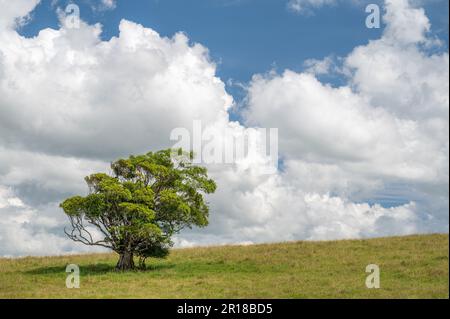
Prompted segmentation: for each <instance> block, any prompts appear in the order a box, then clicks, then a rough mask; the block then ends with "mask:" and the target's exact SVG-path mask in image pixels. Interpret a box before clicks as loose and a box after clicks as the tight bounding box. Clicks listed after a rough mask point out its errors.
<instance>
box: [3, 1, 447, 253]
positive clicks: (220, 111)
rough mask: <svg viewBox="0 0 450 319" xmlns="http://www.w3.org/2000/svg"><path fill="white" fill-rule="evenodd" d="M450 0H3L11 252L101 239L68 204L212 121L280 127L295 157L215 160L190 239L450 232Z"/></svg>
mask: <svg viewBox="0 0 450 319" xmlns="http://www.w3.org/2000/svg"><path fill="white" fill-rule="evenodd" d="M369 3H375V4H377V5H378V6H379V7H380V10H381V15H382V22H381V26H380V28H372V29H369V28H367V27H366V25H365V20H366V17H367V15H368V14H369V13H366V11H365V9H366V6H367V5H368V4H369ZM69 4H76V5H77V6H78V8H79V9H80V17H81V24H80V27H79V28H75V29H74V28H71V27H70V26H69V25H67V20H66V18H67V17H66V16H65V8H66V7H67V6H68V5H69ZM448 5H449V4H448V1H446V0H410V1H407V0H396V1H395V0H386V1H375V0H373V1H364V0H352V1H343V0H209V1H208V0H191V1H186V0H165V1H162V0H147V1H146V0H132V1H121V0H116V1H114V0H98V1H95V0H78V1H65V0H41V1H39V0H17V1H7V0H0V8H1V10H0V214H1V215H2V216H1V218H0V256H24V255H53V254H65V253H77V252H83V251H88V250H90V249H92V248H87V247H80V246H79V245H78V244H75V243H72V242H70V241H69V240H68V239H66V238H65V237H64V234H63V228H64V226H65V225H67V219H66V218H65V216H64V214H63V212H62V211H61V209H60V208H59V207H58V204H59V202H61V201H62V200H63V199H64V198H66V197H68V196H73V195H75V194H84V193H86V192H87V189H86V185H85V184H84V181H83V177H84V176H86V175H88V174H90V173H93V172H97V171H106V172H107V171H108V163H109V162H111V161H112V160H114V159H117V158H119V157H125V156H128V155H130V154H138V153H145V152H147V151H149V150H156V149H161V148H166V147H170V146H172V145H173V141H170V133H171V131H172V130H173V129H174V128H178V127H182V128H187V129H188V130H189V131H190V130H191V129H192V126H193V121H194V120H201V122H202V125H204V127H205V128H210V129H211V130H213V131H214V132H215V133H217V134H218V135H219V136H221V135H223V134H224V132H225V131H226V130H231V131H233V132H234V134H236V135H239V136H243V135H245V134H248V132H250V131H252V129H254V128H258V127H260V128H277V129H278V134H279V135H278V151H279V157H280V162H279V163H280V167H279V169H278V171H276V172H275V173H273V174H261V173H260V172H259V171H258V167H257V166H258V165H255V164H254V163H253V162H252V163H247V162H245V161H244V162H238V163H235V164H234V165H221V164H210V163H207V164H206V166H207V167H208V170H209V172H210V174H211V176H212V177H213V178H214V179H215V180H217V183H218V190H217V192H216V193H215V194H214V195H211V196H209V197H208V198H207V199H208V201H209V203H210V207H211V216H210V225H209V226H208V227H207V228H205V229H200V230H199V229H193V230H189V231H187V232H183V233H182V234H180V235H179V236H177V238H176V245H177V246H181V247H184V246H195V245H211V244H229V243H232V244H242V243H245V244H248V243H259V242H276V241H285V240H327V239H343V238H366V237H377V236H391V235H405V234H412V233H430V232H446V233H448V157H449V142H448V132H449V131H448V127H449V126H448V115H449V114H448V109H449V99H448V91H449V84H448V75H449V74H448V73H449V71H448V62H449V61H448ZM258 160H261V161H264V159H258ZM256 162H258V161H256Z"/></svg>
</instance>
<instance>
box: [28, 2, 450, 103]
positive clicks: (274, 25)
mask: <svg viewBox="0 0 450 319" xmlns="http://www.w3.org/2000/svg"><path fill="white" fill-rule="evenodd" d="M52 2H53V1H52V0H43V1H42V2H41V3H40V4H39V5H38V6H37V8H36V9H35V10H34V12H33V19H32V20H31V22H30V23H29V24H27V25H26V26H24V27H23V28H22V29H21V30H20V33H21V34H23V35H25V36H27V37H30V36H34V35H36V34H37V32H39V30H41V29H43V28H46V27H51V28H57V27H58V19H57V16H56V13H55V9H56V6H59V7H62V8H64V7H65V6H66V5H67V4H69V3H75V4H77V5H79V7H80V13H81V18H82V19H83V20H85V21H88V22H89V23H97V22H99V23H101V24H102V25H103V34H102V37H103V39H109V38H111V37H112V36H115V35H117V33H118V25H119V22H120V20H121V19H127V20H130V21H133V22H137V23H140V24H142V25H144V26H145V27H150V28H152V29H154V30H156V31H157V32H159V33H160V34H161V35H163V36H169V37H170V36H172V35H173V34H174V33H176V32H179V31H182V32H185V33H186V34H187V35H188V36H189V38H190V40H191V41H193V42H199V43H201V44H203V45H204V46H206V47H207V48H208V49H209V50H210V55H211V57H212V59H213V60H214V61H215V62H216V63H217V64H218V69H217V74H218V76H219V77H220V78H221V79H222V80H223V81H224V82H225V83H227V91H228V92H229V93H230V94H232V95H233V96H234V98H235V99H236V100H237V101H239V100H240V99H241V98H242V96H243V95H244V94H243V92H242V91H241V89H240V87H239V86H236V85H230V81H229V80H232V81H233V82H234V83H247V82H248V81H249V80H250V79H251V77H252V75H254V74H258V73H264V72H268V71H270V70H272V69H275V70H277V71H282V70H284V69H291V70H294V71H300V70H302V68H303V62H304V61H305V60H307V59H310V58H315V59H321V58H324V57H326V56H329V55H333V56H344V55H346V54H348V53H349V52H350V51H351V50H352V49H353V48H354V47H356V46H358V45H363V44H366V43H367V42H368V41H369V40H371V39H377V38H379V37H380V35H381V32H382V28H381V29H368V28H366V27H365V25H364V21H365V19H366V16H367V14H366V13H365V5H364V4H351V3H350V1H345V3H340V4H339V5H333V6H325V7H322V8H320V9H317V10H315V11H314V12H313V13H312V14H306V15H304V14H299V13H295V12H292V11H291V10H289V9H288V8H287V0H286V1H281V0H191V1H186V0H164V1H161V0H126V1H125V0H118V1H117V3H116V8H115V9H114V10H93V7H95V6H96V5H98V3H99V1H98V0H76V1H67V0H59V1H58V2H57V3H56V5H55V4H53V5H52ZM362 2H364V3H374V2H377V1H374V0H371V1H368V0H365V1H362ZM448 6H449V2H448V1H445V0H431V1H427V2H426V3H425V4H424V8H425V10H426V14H427V15H428V17H429V18H430V21H431V23H432V32H433V33H435V34H436V35H437V36H438V37H439V38H440V39H441V40H444V41H445V43H446V45H445V47H444V48H442V49H444V51H445V50H447V47H448V44H447V43H448V41H447V39H448V15H447V13H448V9H449V8H448ZM382 27H383V26H382ZM325 80H328V81H330V82H332V83H338V79H335V78H334V79H325Z"/></svg>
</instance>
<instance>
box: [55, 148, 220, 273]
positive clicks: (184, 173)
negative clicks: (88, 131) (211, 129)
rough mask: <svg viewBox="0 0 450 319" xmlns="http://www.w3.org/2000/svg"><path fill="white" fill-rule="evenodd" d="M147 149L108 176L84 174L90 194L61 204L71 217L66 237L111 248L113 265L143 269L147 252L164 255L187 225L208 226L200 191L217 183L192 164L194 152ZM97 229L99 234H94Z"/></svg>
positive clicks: (212, 188) (119, 162)
mask: <svg viewBox="0 0 450 319" xmlns="http://www.w3.org/2000/svg"><path fill="white" fill-rule="evenodd" d="M173 152H174V151H173V150H170V149H168V150H162V151H159V152H149V153H147V154H145V155H140V156H130V157H129V158H128V159H120V160H117V161H116V162H113V163H112V164H111V169H112V172H113V174H112V176H110V175H107V174H103V173H98V174H93V175H90V176H88V177H86V178H85V180H86V183H87V184H88V186H89V195H87V196H86V197H82V196H75V197H71V198H68V199H66V200H65V201H64V202H63V203H61V205H60V206H61V208H62V209H63V210H64V212H65V213H66V214H67V216H68V217H69V220H70V223H71V226H72V227H71V230H69V231H67V230H66V229H64V231H65V233H66V234H67V236H68V237H69V238H70V239H72V240H74V241H76V242H81V243H83V244H85V245H95V246H102V247H106V248H110V249H112V250H113V251H115V252H117V253H118V254H119V256H120V258H119V261H118V262H117V266H116V269H117V270H128V269H133V268H134V267H135V265H134V260H133V257H134V256H136V257H139V266H140V267H142V268H145V259H146V258H148V257H160V258H162V257H165V256H166V255H167V254H168V252H169V248H170V247H171V246H172V245H173V243H172V241H171V237H172V235H174V234H176V233H178V232H179V231H180V230H182V229H183V228H185V227H188V228H192V226H199V227H204V226H206V225H208V214H209V213H208V212H209V209H208V206H207V203H206V202H205V200H204V198H203V195H204V194H208V193H213V192H214V191H215V190H216V184H215V182H214V181H213V180H211V179H209V178H208V175H207V170H206V168H203V167H199V166H194V165H192V164H191V159H192V153H186V152H183V151H181V150H179V151H177V152H176V155H177V156H175V157H174V156H171V154H172V155H173ZM93 229H97V230H98V232H97V233H100V234H101V236H100V238H95V237H99V236H98V235H97V236H93V235H92V230H93Z"/></svg>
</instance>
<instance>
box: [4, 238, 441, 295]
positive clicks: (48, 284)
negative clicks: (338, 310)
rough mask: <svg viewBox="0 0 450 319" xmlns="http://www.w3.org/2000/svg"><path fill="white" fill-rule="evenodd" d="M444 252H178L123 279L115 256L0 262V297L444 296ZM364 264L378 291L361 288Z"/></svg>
mask: <svg viewBox="0 0 450 319" xmlns="http://www.w3.org/2000/svg"><path fill="white" fill-rule="evenodd" d="M448 249H449V238H448V235H425V236H408V237H392V238H380V239H370V240H346V241H334V242H293V243H280V244H265V245H255V246H223V247H209V248H192V249H176V250H173V251H172V252H171V254H170V256H169V257H168V258H167V259H165V260H149V261H148V265H149V269H148V270H147V271H132V272H126V273H117V272H114V271H113V268H114V265H115V263H116V260H117V256H116V255H115V254H94V255H77V256H62V257H43V258H36V257H27V258H21V259H0V298H448V297H449V290H448V289H449V278H448V266H449V264H448V252H449V250H448ZM67 264H78V265H79V266H80V270H81V280H80V281H81V287H80V289H67V288H66V286H65V278H66V275H67V274H66V273H65V267H66V265H67ZM368 264H377V265H379V266H380V270H381V288H380V289H367V288H366V286H365V278H366V276H367V275H368V274H366V273H365V268H366V266H367V265H368Z"/></svg>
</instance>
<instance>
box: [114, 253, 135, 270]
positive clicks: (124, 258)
mask: <svg viewBox="0 0 450 319" xmlns="http://www.w3.org/2000/svg"><path fill="white" fill-rule="evenodd" d="M131 269H134V260H133V254H132V253H130V252H127V251H126V252H123V253H121V254H120V257H119V261H118V262H117V265H116V270H118V271H124V270H131Z"/></svg>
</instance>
